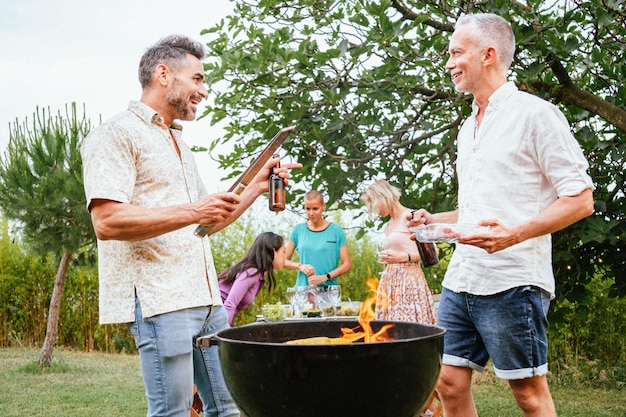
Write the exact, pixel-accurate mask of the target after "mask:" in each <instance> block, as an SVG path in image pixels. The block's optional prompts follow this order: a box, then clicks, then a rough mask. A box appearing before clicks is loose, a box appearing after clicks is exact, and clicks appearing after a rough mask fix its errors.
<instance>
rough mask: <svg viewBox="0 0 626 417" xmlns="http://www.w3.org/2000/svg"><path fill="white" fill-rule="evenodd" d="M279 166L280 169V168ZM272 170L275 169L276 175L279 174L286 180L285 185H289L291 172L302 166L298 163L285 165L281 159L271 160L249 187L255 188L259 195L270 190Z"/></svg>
mask: <svg viewBox="0 0 626 417" xmlns="http://www.w3.org/2000/svg"><path fill="white" fill-rule="evenodd" d="M279 164H280V167H278V165H279ZM272 168H274V173H276V174H278V175H279V176H280V177H281V178H283V179H284V180H285V185H288V183H289V181H288V179H289V170H291V169H296V168H302V164H299V163H296V162H291V163H286V164H285V163H281V162H280V158H270V159H269V160H268V161H267V162H266V163H265V165H263V168H261V170H260V171H259V173H258V174H256V175H255V177H254V179H253V180H252V181H251V182H250V184H249V187H255V188H256V189H257V192H258V194H259V195H260V194H263V193H264V192H267V191H268V189H269V181H268V179H269V176H270V172H271V170H272Z"/></svg>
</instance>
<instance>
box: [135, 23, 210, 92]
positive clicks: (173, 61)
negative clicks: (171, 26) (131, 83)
mask: <svg viewBox="0 0 626 417" xmlns="http://www.w3.org/2000/svg"><path fill="white" fill-rule="evenodd" d="M187 54H191V55H193V56H195V57H196V58H198V59H199V60H202V59H204V56H205V55H206V51H205V49H204V46H203V45H202V44H201V43H200V42H197V41H194V40H193V39H190V38H188V37H187V36H183V35H170V36H166V37H164V38H161V39H160V40H159V41H158V42H157V43H156V44H154V45H152V46H151V47H149V48H148V49H147V50H146V52H145V53H144V54H143V56H142V57H141V61H140V62H139V83H140V84H141V88H146V87H147V86H148V85H150V82H151V81H152V75H153V73H154V69H155V68H156V67H157V65H160V64H165V65H167V66H168V67H170V68H172V69H173V70H176V69H177V68H178V65H179V64H180V63H182V62H185V60H186V59H187Z"/></svg>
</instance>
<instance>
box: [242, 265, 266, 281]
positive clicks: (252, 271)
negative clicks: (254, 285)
mask: <svg viewBox="0 0 626 417" xmlns="http://www.w3.org/2000/svg"><path fill="white" fill-rule="evenodd" d="M258 275H263V274H261V272H260V271H259V270H258V269H257V268H255V267H253V266H251V267H250V268H246V269H244V270H243V271H241V272H240V273H239V276H238V277H237V279H246V278H248V279H257V278H258Z"/></svg>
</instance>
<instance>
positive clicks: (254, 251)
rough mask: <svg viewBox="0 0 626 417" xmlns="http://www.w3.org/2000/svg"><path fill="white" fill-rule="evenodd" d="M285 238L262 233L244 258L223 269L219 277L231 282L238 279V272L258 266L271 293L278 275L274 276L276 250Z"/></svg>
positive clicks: (280, 246)
mask: <svg viewBox="0 0 626 417" xmlns="http://www.w3.org/2000/svg"><path fill="white" fill-rule="evenodd" d="M283 243H284V239H283V237H282V236H280V235H277V234H276V233H272V232H265V233H261V234H260V235H259V236H257V238H256V239H255V240H254V243H253V244H252V246H250V249H248V253H246V256H244V257H243V259H242V260H240V261H239V262H237V263H236V264H235V265H233V266H231V267H230V268H228V269H226V270H224V271H222V272H220V273H219V275H218V276H217V279H219V280H222V281H224V282H225V283H227V284H229V283H231V282H234V281H235V279H237V274H239V273H240V272H243V271H245V270H246V269H248V268H256V269H258V270H259V272H261V273H263V274H265V276H266V278H267V281H268V283H269V287H268V289H269V292H270V294H271V293H272V291H273V290H274V288H275V287H276V277H274V265H273V264H272V261H273V260H274V251H276V250H279V249H280V248H282V247H283Z"/></svg>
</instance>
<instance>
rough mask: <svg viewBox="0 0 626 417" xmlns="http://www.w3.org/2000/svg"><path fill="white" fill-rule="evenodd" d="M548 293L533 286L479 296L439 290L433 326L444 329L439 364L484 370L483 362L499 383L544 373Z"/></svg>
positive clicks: (546, 357)
mask: <svg viewBox="0 0 626 417" xmlns="http://www.w3.org/2000/svg"><path fill="white" fill-rule="evenodd" d="M549 307H550V295H549V293H548V292H547V291H544V290H543V289H541V288H538V287H534V286H524V287H516V288H513V289H510V290H507V291H504V292H502V293H498V294H494V295H488V296H480V295H472V294H468V293H456V292H453V291H450V290H448V289H446V288H444V289H443V291H442V292H441V300H440V303H439V310H438V317H437V324H438V325H439V326H441V327H443V328H445V329H446V333H445V335H444V350H443V363H444V364H445V365H452V366H461V367H466V368H472V369H475V370H477V371H480V372H482V371H484V369H485V365H487V361H488V360H489V358H491V360H492V361H493V367H494V371H495V373H496V375H497V376H498V377H500V378H502V379H523V378H529V377H533V376H539V375H545V374H546V373H547V372H548V340H547V328H548V319H547V314H548V308H549Z"/></svg>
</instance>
